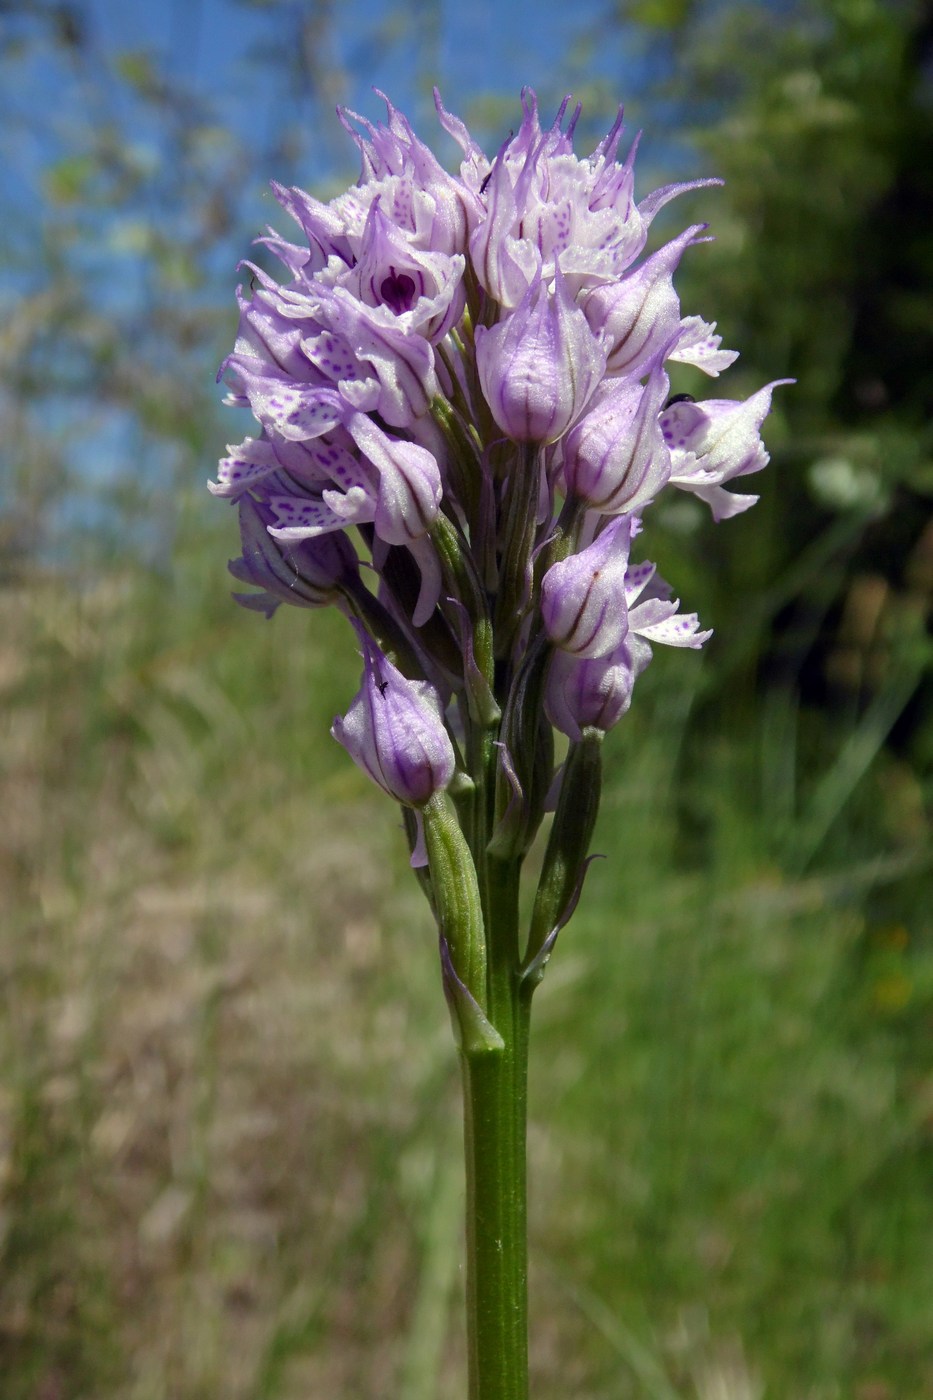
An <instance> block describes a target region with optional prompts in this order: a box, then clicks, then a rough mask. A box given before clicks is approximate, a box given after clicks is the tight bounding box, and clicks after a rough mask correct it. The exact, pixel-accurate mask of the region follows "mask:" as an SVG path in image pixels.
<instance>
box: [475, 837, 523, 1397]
mask: <svg viewBox="0 0 933 1400" xmlns="http://www.w3.org/2000/svg"><path fill="white" fill-rule="evenodd" d="M487 890H488V893H487V908H486V947H487V956H488V962H487V995H488V1004H487V1013H488V1016H489V1020H490V1021H491V1023H492V1025H493V1026H494V1027H495V1029H496V1030H497V1031H498V1033H499V1035H500V1036H501V1037H502V1041H503V1048H502V1049H501V1050H498V1051H496V1052H493V1053H489V1052H488V1051H486V1052H481V1053H472V1054H471V1053H469V1052H468V1051H463V1052H462V1054H461V1059H462V1065H463V1092H464V1124H465V1130H464V1145H465V1150H466V1183H467V1335H468V1343H469V1377H470V1388H469V1395H470V1400H527V1396H528V1291H527V1224H526V1170H525V1135H526V1102H527V1065H528V1024H529V1013H530V989H526V988H524V987H523V985H522V983H521V980H520V977H519V972H518V862H516V861H508V862H506V861H497V860H495V859H490V860H489V869H488V886H487Z"/></svg>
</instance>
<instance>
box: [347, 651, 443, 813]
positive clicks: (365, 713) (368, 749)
mask: <svg viewBox="0 0 933 1400" xmlns="http://www.w3.org/2000/svg"><path fill="white" fill-rule="evenodd" d="M357 630H358V632H359V636H360V641H361V642H362V645H363V682H362V685H361V686H360V689H359V691H358V692H357V694H356V697H355V698H354V700H353V703H352V704H351V706H350V708H349V710H348V711H347V713H346V715H345V716H344V717H343V719H341V718H340V717H339V716H338V717H337V718H336V719H335V720H334V723H333V725H332V727H331V731H330V732H331V734H332V735H333V736H334V738H335V739H336V740H337V742H338V743H339V744H342V745H343V747H344V748H345V749H346V751H347V753H348V754H349V755H350V757H351V758H352V759H353V761H354V763H356V764H357V765H358V766H359V767H360V768H362V770H363V772H364V773H366V774H368V775H369V777H370V778H372V780H373V782H374V783H376V784H377V785H378V786H379V787H381V788H382V789H383V791H384V792H387V793H388V794H389V796H390V797H394V798H395V799H396V801H398V802H403V803H405V804H406V805H407V806H409V807H423V806H424V804H425V803H426V802H427V801H428V799H429V798H430V797H431V796H432V794H433V793H435V792H439V791H440V790H441V789H443V788H446V787H447V785H448V783H449V782H450V780H451V778H452V777H453V775H454V769H455V767H456V760H455V757H454V750H453V745H452V743H451V741H450V735H449V734H448V733H447V729H446V727H445V725H444V717H443V713H442V710H441V703H440V698H439V696H438V694H437V691H436V690H435V689H434V687H433V686H431V685H429V684H428V683H427V682H426V681H413V680H407V679H406V678H405V677H404V676H403V675H402V673H401V671H399V670H397V669H396V667H395V666H393V665H392V663H391V661H389V660H388V658H387V657H386V656H385V655H384V654H383V652H382V651H380V649H379V647H378V646H377V645H376V643H375V642H374V641H373V640H372V638H371V637H369V636H368V635H367V634H366V633H365V632H364V631H363V630H362V628H358V629H357Z"/></svg>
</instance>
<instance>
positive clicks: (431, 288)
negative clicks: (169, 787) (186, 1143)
mask: <svg viewBox="0 0 933 1400" xmlns="http://www.w3.org/2000/svg"><path fill="white" fill-rule="evenodd" d="M568 102H569V99H568V101H565V102H564V104H563V105H562V107H561V108H560V111H559V112H558V114H557V118H556V120H555V121H554V122H553V123H552V124H551V125H550V126H549V127H547V128H543V127H542V125H541V122H540V118H539V112H538V105H537V100H536V98H535V95H534V93H532V92H530V91H526V92H524V93H523V94H522V121H521V124H520V127H519V129H518V131H517V133H516V134H515V135H513V136H511V137H510V139H509V140H508V141H506V142H505V143H504V144H503V146H502V147H501V148H500V150H499V151H498V153H497V155H496V156H495V158H494V159H493V160H490V159H489V158H488V157H487V156H486V155H485V153H484V152H483V151H482V150H481V148H480V147H479V146H478V145H477V143H476V142H475V141H474V139H473V137H472V136H471V135H470V133H469V131H468V130H467V128H466V127H465V125H464V124H463V123H462V122H461V121H460V120H459V119H458V118H457V117H455V116H453V115H452V114H451V113H449V112H447V111H446V110H445V108H444V107H443V105H442V104H441V101H440V97H439V96H437V95H436V105H437V112H438V117H439V119H440V122H441V125H442V126H443V127H444V129H445V130H446V131H447V132H448V133H449V135H450V136H452V137H453V138H454V140H455V141H456V142H457V143H458V145H459V146H460V149H461V152H462V156H463V159H462V162H461V165H460V170H459V173H458V174H456V175H452V174H449V173H448V172H446V171H445V170H444V169H443V168H442V167H441V166H440V165H439V164H438V162H437V161H436V159H435V158H434V156H433V154H432V153H431V151H430V150H429V149H428V147H427V146H425V145H424V144H423V143H422V142H421V141H420V140H419V139H418V137H417V136H416V135H415V133H414V132H413V131H412V129H411V127H410V125H409V123H408V121H407V120H406V119H405V117H404V116H403V115H402V114H401V113H400V112H398V111H397V110H396V109H395V108H394V107H393V106H392V105H391V103H388V102H387V104H386V107H387V116H386V120H385V122H384V123H382V124H379V125H374V124H373V123H371V122H369V121H367V120H365V119H364V118H362V117H358V116H356V115H355V114H354V113H351V112H342V113H341V114H340V115H341V120H342V122H343V124H344V126H345V127H346V128H347V130H348V132H349V133H350V134H351V136H352V137H353V139H354V140H355V141H356V143H357V145H358V147H359V149H360V153H361V156H362V174H361V176H360V180H359V183H358V184H357V186H356V187H355V188H354V189H353V190H351V191H348V192H347V193H346V194H344V195H339V196H338V197H337V198H336V199H333V200H331V201H330V202H329V203H326V204H325V203H322V202H320V201H318V200H316V199H314V198H313V197H312V196H311V195H309V194H306V193H305V192H304V191H302V190H299V189H283V188H282V187H281V186H273V189H274V191H275V194H276V198H277V199H278V200H279V202H280V204H281V205H282V206H283V208H284V209H285V210H286V211H287V213H288V214H289V215H290V216H291V217H292V219H293V220H294V222H295V224H296V225H297V228H298V239H299V241H298V242H296V243H291V242H288V241H286V240H285V239H283V238H281V237H280V236H279V235H278V234H276V233H274V232H271V231H270V232H269V233H268V235H267V236H265V237H263V238H261V239H259V243H260V244H262V245H263V246H264V248H265V249H266V251H267V252H270V253H272V254H273V255H274V256H275V257H276V258H278V259H279V261H280V262H281V263H282V264H283V265H284V267H285V270H286V277H285V278H284V280H283V281H282V282H277V281H276V280H275V279H274V278H273V277H272V276H271V275H270V274H269V273H267V272H266V271H265V270H264V269H263V268H262V267H260V266H258V265H256V264H253V263H247V264H246V266H247V268H248V269H249V270H250V272H251V283H252V290H251V292H250V294H249V295H247V294H245V293H244V291H243V289H242V288H241V289H240V290H239V292H238V298H239V303H240V327H239V334H238V336H237V341H236V346H235V349H234V351H233V353H232V354H231V355H230V356H229V357H228V358H227V360H226V361H225V362H224V365H223V366H222V370H221V374H222V375H223V377H224V378H225V379H226V382H227V384H228V386H229V389H230V394H229V398H228V402H229V403H230V404H232V405H233V406H236V407H241V408H245V409H248V410H249V411H250V412H251V414H252V416H253V419H254V420H255V422H256V423H258V425H259V426H258V430H257V429H256V428H253V429H252V431H253V433H254V434H255V435H254V436H248V437H246V438H245V439H244V440H243V441H242V442H241V443H239V444H238V445H235V446H232V447H230V448H228V452H227V455H226V456H225V457H224V458H223V459H222V460H221V462H220V465H219V468H218V473H217V480H216V481H214V482H212V483H210V489H211V491H212V492H213V493H214V494H215V495H217V496H219V497H221V498H225V499H227V500H229V501H232V502H235V503H236V504H237V505H238V508H239V519H240V532H241V539H242V556H241V557H240V558H239V559H237V560H234V561H233V563H232V564H231V566H230V568H231V571H232V573H233V574H234V576H235V577H236V578H237V579H238V580H239V581H241V582H243V583H246V584H249V585H252V586H253V587H254V588H257V589H259V590H260V591H259V592H253V593H249V594H239V595H235V596H236V597H237V599H238V601H239V602H240V603H242V604H243V605H244V606H246V607H249V608H252V609H254V610H256V611H260V612H263V613H264V614H265V615H266V616H267V617H268V616H271V615H272V614H273V613H274V611H275V610H276V608H278V607H279V606H280V605H281V604H282V603H283V602H287V603H292V604H295V605H297V606H300V607H304V608H318V607H325V606H329V605H334V606H336V607H338V608H339V609H340V610H341V611H342V612H343V613H344V614H345V615H346V616H347V618H348V619H349V621H350V623H351V624H352V627H353V629H354V631H355V635H356V639H357V642H358V645H359V649H360V653H361V657H362V661H363V674H362V679H361V683H360V689H359V691H358V693H357V695H356V696H355V697H354V698H353V700H352V701H351V703H350V704H349V707H348V709H347V711H346V713H345V714H344V715H343V716H338V717H337V718H336V719H335V720H334V724H333V728H332V731H331V732H332V734H333V736H334V738H335V739H337V740H338V742H339V743H341V744H342V745H343V747H344V748H345V749H346V750H347V752H348V754H349V755H350V757H351V758H352V759H353V761H354V762H355V763H356V764H357V765H358V766H359V768H360V769H361V770H362V771H363V772H364V773H365V774H366V775H367V777H368V778H369V779H371V780H372V782H373V783H375V784H376V785H377V786H378V787H379V788H380V789H381V790H382V791H383V792H384V793H385V794H387V795H388V796H389V797H390V798H392V799H393V800H394V801H395V802H396V803H398V804H399V806H400V807H401V810H402V813H403V817H404V827H405V831H406V834H407V837H408V845H409V856H410V861H411V865H412V867H413V868H414V870H415V873H416V875H417V877H418V879H419V881H420V883H421V885H422V888H423V889H424V891H425V894H426V896H427V898H428V901H429V904H430V907H431V910H432V913H433V915H434V918H435V921H436V924H437V934H438V949H439V960H440V968H441V977H442V983H443V988H444V993H445V996H446V998H447V1002H448V1006H449V1009H450V1014H451V1024H452V1027H453V1031H454V1037H455V1041H456V1045H457V1050H458V1054H459V1056H460V1061H461V1067H462V1074H463V1095H464V1124H465V1131H464V1144H465V1159H466V1199H467V1217H466V1266H467V1267H466V1277H467V1334H468V1344H469V1345H468V1354H469V1394H470V1400H526V1397H527V1395H528V1354H527V1352H528V1348H527V1330H528V1327H527V1319H528V1299H527V1244H526V1185H525V1180H526V1169H525V1150H526V1148H525V1143H526V1112H527V1107H526V1105H527V1069H528V1032H529V1019H530V1013H531V1000H532V995H533V992H534V988H535V986H536V985H537V983H538V982H539V981H540V980H541V978H542V976H543V975H544V972H545V968H546V966H547V963H548V960H549V958H550V957H551V954H552V952H553V950H554V945H555V941H556V939H557V936H558V933H559V931H560V930H561V929H562V928H563V927H564V926H565V924H566V923H567V921H568V920H569V919H570V917H571V915H572V913H573V911H574V909H575V907H576V904H577V901H578V899H579V897H580V893H581V889H582V886H583V881H584V877H585V874H586V870H587V868H588V863H589V860H590V859H591V857H590V855H589V847H590V843H591V840H592V836H593V831H594V828H595V823H596V818H597V813H598V808H599V795H600V787H601V775H602V763H603V749H604V739H605V736H606V734H607V733H608V732H609V731H610V730H611V729H613V728H614V726H615V725H616V724H617V723H618V722H619V721H620V720H621V718H622V717H623V715H624V714H625V713H626V711H627V710H628V708H629V706H630V704H631V701H632V693H633V689H634V686H635V682H636V680H637V678H638V676H639V675H640V674H641V672H642V671H643V670H644V669H645V667H646V666H647V665H648V663H649V662H650V660H651V657H652V648H653V646H654V645H656V644H658V643H664V644H666V645H669V646H675V647H685V648H689V649H693V650H696V649H698V648H699V647H701V646H702V645H703V643H704V642H705V641H706V640H707V638H708V637H709V636H710V633H709V631H706V630H701V629H700V625H699V621H698V619H697V616H696V614H694V613H682V612H681V611H680V606H679V602H677V601H675V600H673V599H672V597H671V591H672V590H671V589H670V587H669V586H668V585H667V584H666V583H665V582H664V581H663V580H662V579H660V578H659V577H658V575H657V572H656V570H655V566H654V565H653V564H652V563H650V562H649V561H648V560H644V559H640V560H636V559H635V558H634V557H633V555H634V554H635V553H636V551H637V549H638V547H639V545H640V537H641V534H642V521H643V517H646V516H647V517H649V518H650V511H651V509H652V507H653V505H654V502H655V500H656V499H657V497H658V496H659V495H660V494H661V492H662V491H664V490H665V489H667V488H668V487H673V488H675V489H678V490H681V491H686V492H689V493H690V494H692V495H693V496H695V497H697V498H698V499H700V500H701V501H704V502H706V503H707V504H708V505H709V507H710V510H711V512H712V514H713V516H714V518H715V519H717V520H718V519H726V518H728V517H730V516H733V515H736V514H738V513H740V512H741V511H743V510H746V509H748V507H749V506H750V505H752V504H753V503H754V501H755V499H756V497H754V496H750V495H736V494H735V493H733V492H731V491H729V490H728V489H727V486H728V483H730V482H731V481H732V480H734V479H735V478H738V477H741V476H745V475H748V474H750V473H753V472H757V471H759V470H761V468H762V467H764V466H765V464H766V463H767V460H768V454H767V452H766V450H765V448H764V446H763V444H762V442H761V436H760V429H761V425H762V422H763V420H764V418H765V416H766V414H767V412H768V410H769V408H770V404H771V393H772V390H773V388H774V387H775V386H774V385H773V384H771V385H767V386H765V388H763V389H761V390H759V391H758V393H757V394H754V395H752V396H751V397H750V398H749V399H747V400H745V401H744V402H743V401H736V400H729V399H710V400H706V401H700V402H697V401H696V400H695V399H693V398H692V397H691V396H689V395H684V394H674V395H673V397H670V396H669V392H668V391H669V389H670V375H671V374H672V373H674V372H675V371H676V370H677V368H678V366H682V365H686V366H690V367H692V369H694V370H699V371H702V372H703V373H705V374H707V375H709V376H711V377H714V378H715V377H716V376H718V374H719V373H720V371H722V370H724V369H726V368H728V366H729V365H730V364H731V363H732V361H733V360H734V359H735V352H733V351H728V350H723V349H722V348H721V342H720V337H719V336H718V335H717V334H715V323H707V322H706V321H704V320H702V319H701V317H699V316H696V315H687V316H684V315H682V314H681V307H680V302H679V299H678V296H677V293H676V292H675V290H674V286H673V273H674V271H675V269H676V267H677V265H678V263H679V261H680V259H681V257H683V256H688V255H689V256H694V254H693V252H692V251H691V250H692V249H693V247H694V245H696V244H698V243H702V242H704V241H705V238H700V237H699V236H698V235H700V234H701V233H703V230H704V229H705V225H698V224H695V225H691V226H690V227H689V228H688V229H687V230H686V231H685V232H684V233H683V234H681V235H680V236H679V237H678V238H675V239H673V240H672V241H671V242H669V243H667V244H664V245H662V247H661V248H660V249H658V250H657V251H655V252H653V253H651V254H650V255H648V256H643V255H644V251H645V248H646V245H647V242H648V236H649V230H650V225H651V223H652V221H653V219H654V217H655V215H656V213H657V212H658V210H659V209H660V208H662V207H663V205H665V204H666V203H668V202H669V201H670V200H671V199H673V198H674V197H675V196H676V195H678V194H680V193H682V192H684V191H685V190H688V189H693V188H697V187H698V185H699V186H702V185H709V184H715V183H717V182H716V181H699V182H698V181H692V182H689V183H687V184H681V185H672V186H668V187H666V188H665V189H663V190H659V191H656V192H655V193H654V194H653V195H648V196H647V197H646V198H644V199H643V200H641V202H638V201H636V199H635V197H634V154H635V148H636V146H637V141H636V142H635V143H633V145H632V148H631V150H630V151H629V154H628V156H627V157H626V159H625V160H624V161H623V162H621V163H620V162H619V161H618V160H617V159H616V154H617V151H618V147H619V142H620V139H621V134H622V123H621V111H620V113H619V117H618V119H617V120H616V122H615V124H614V125H613V127H612V129H611V130H610V132H609V134H608V135H607V136H606V137H605V138H604V140H603V141H601V142H600V143H599V145H598V146H597V147H596V149H595V150H594V151H593V152H592V153H591V155H589V156H588V157H586V158H582V159H581V158H579V157H578V156H576V155H575V154H574V150H573V133H574V127H575V125H576V122H577V118H578V117H579V108H578V109H577V110H576V111H575V112H574V113H572V114H571V115H570V117H569V119H568V117H567V111H568ZM779 382H787V381H779ZM555 741H556V743H555ZM552 812H553V814H554V815H553V821H552V822H551V825H550V831H549V834H548V836H547V840H546V843H545V850H544V854H543V860H542V864H541V874H540V878H539V880H538V882H537V887H536V890H535V891H532V892H530V893H531V896H532V897H531V899H530V900H529V901H528V905H529V907H531V909H532V914H531V919H530V924H529V926H528V927H527V928H525V927H524V926H523V922H522V918H521V916H520V909H521V908H522V907H524V906H523V905H522V903H521V902H520V899H519V893H520V887H521V882H522V878H523V874H524V865H525V858H526V856H527V854H528V852H529V850H530V849H531V848H532V846H533V844H534V842H535V840H536V837H537V834H538V832H539V829H540V828H541V827H542V823H544V822H545V819H546V817H547V816H548V814H549V813H552ZM399 955H400V956H401V955H402V954H401V951H400V953H399Z"/></svg>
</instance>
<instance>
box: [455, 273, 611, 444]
mask: <svg viewBox="0 0 933 1400" xmlns="http://www.w3.org/2000/svg"><path fill="white" fill-rule="evenodd" d="M476 364H477V369H478V371H479V378H480V383H481V385H482V388H483V394H484V395H485V398H486V402H487V403H488V404H489V408H490V410H491V412H492V416H493V418H495V420H496V422H497V424H498V425H499V427H500V428H501V429H502V431H503V433H505V435H506V436H507V437H510V438H511V439H512V441H513V442H538V443H547V442H554V441H555V439H556V438H559V437H560V436H561V435H562V434H563V433H565V432H566V431H567V429H568V428H569V427H570V424H571V423H572V422H573V421H574V419H575V418H576V417H577V416H578V414H579V413H580V411H581V410H582V409H583V408H584V407H585V405H586V403H587V400H588V399H589V398H590V396H591V394H592V393H593V390H594V389H595V388H596V386H597V384H598V383H599V381H600V379H601V378H602V375H603V372H604V370H605V365H606V357H605V355H604V354H603V351H602V348H601V347H600V344H599V341H598V340H597V339H596V337H595V336H594V335H593V333H592V331H591V330H590V328H589V326H588V324H587V320H586V317H585V316H584V314H583V312H582V311H581V310H580V309H579V307H577V306H575V305H574V303H573V300H572V298H571V297H570V294H569V292H568V290H567V287H566V284H565V282H564V279H563V277H562V276H561V274H560V272H559V271H558V273H557V277H556V280H555V284H554V288H553V291H550V290H548V288H547V287H546V285H545V284H544V282H543V281H542V280H541V279H540V278H538V279H537V280H536V281H535V282H533V283H532V285H531V286H530V287H529V288H528V291H527V292H526V293H525V296H524V297H523V299H522V301H521V303H520V304H519V305H518V307H517V308H516V309H515V311H513V312H512V314H511V315H510V316H508V317H507V318H506V319H505V320H504V321H501V322H500V323H499V324H498V325H496V326H492V327H486V326H477V328H476Z"/></svg>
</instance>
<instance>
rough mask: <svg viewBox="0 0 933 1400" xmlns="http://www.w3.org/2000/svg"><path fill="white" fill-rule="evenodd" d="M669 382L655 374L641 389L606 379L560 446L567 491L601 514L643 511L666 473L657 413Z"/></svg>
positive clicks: (661, 374) (659, 372)
mask: <svg viewBox="0 0 933 1400" xmlns="http://www.w3.org/2000/svg"><path fill="white" fill-rule="evenodd" d="M668 388H669V384H668V379H667V375H666V374H665V373H664V372H663V370H659V369H658V370H655V372H654V374H652V376H651V378H650V379H649V380H648V383H647V384H645V385H644V386H642V385H641V384H639V383H638V382H637V380H636V381H632V380H630V379H611V380H607V381H606V383H605V385H604V387H603V388H602V389H600V390H599V391H597V395H596V397H595V398H594V402H593V404H592V406H591V407H590V408H589V409H588V411H587V412H586V413H585V414H584V416H583V417H582V418H580V419H578V421H577V422H576V423H575V424H574V426H573V427H572V428H571V429H570V432H569V433H568V434H567V439H566V441H565V442H564V444H563V454H564V460H563V469H562V470H563V478H564V485H565V487H566V490H567V492H568V493H569V494H570V495H572V496H575V497H576V498H577V499H578V500H580V501H583V502H585V503H586V505H587V506H589V507H592V508H594V509H598V510H600V511H602V512H603V514H605V515H616V514H619V513H620V512H622V511H625V512H626V514H630V513H631V512H633V511H638V510H642V509H643V508H644V507H645V506H646V505H647V504H648V502H649V501H651V500H653V499H654V497H655V496H656V495H657V494H658V492H659V491H660V490H661V488H662V487H663V486H664V485H665V484H666V482H667V479H668V477H669V476H670V474H671V458H670V453H669V452H668V450H667V447H666V445H665V442H664V438H663V437H662V435H661V428H660V426H659V424H658V413H659V412H660V409H661V406H662V404H663V403H664V401H665V399H666V398H667V392H668Z"/></svg>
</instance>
